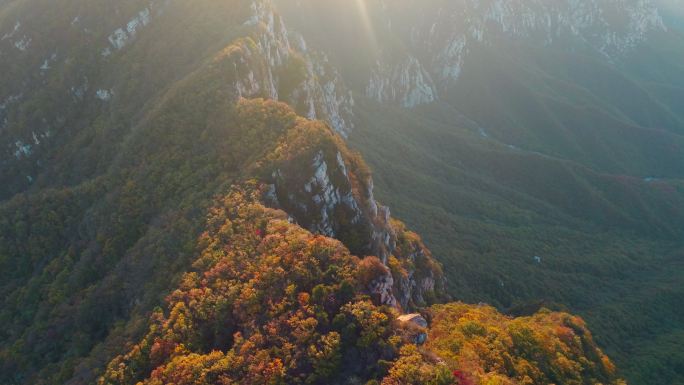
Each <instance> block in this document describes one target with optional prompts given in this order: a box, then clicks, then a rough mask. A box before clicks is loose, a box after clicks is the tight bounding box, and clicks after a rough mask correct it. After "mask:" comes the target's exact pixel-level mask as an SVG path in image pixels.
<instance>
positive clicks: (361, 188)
mask: <svg viewBox="0 0 684 385" xmlns="http://www.w3.org/2000/svg"><path fill="white" fill-rule="evenodd" d="M340 143H341V142H340ZM340 143H337V145H338V146H340V145H341V144H340ZM345 154H348V151H347V150H346V149H339V148H338V149H337V150H335V151H330V150H329V149H328V150H324V149H319V150H317V151H314V152H313V153H309V152H307V153H306V154H303V155H302V156H301V158H299V159H296V160H294V161H290V162H289V164H288V165H284V166H283V167H281V168H278V169H276V170H275V171H273V172H272V174H271V181H270V183H271V187H270V189H269V193H268V194H267V197H266V198H265V199H266V201H267V203H268V204H270V205H272V206H274V207H277V208H280V209H283V210H284V211H285V212H287V213H288V214H289V215H290V216H291V217H292V218H293V219H294V220H295V221H296V222H297V223H298V224H299V225H301V226H302V227H304V228H307V229H308V230H310V231H312V232H315V233H318V234H322V235H325V236H329V237H333V238H336V239H339V240H340V241H342V242H343V243H344V244H345V245H346V246H347V247H348V248H349V249H350V250H351V252H352V253H354V254H356V255H358V256H359V257H365V256H377V257H378V258H379V260H380V261H381V262H382V263H383V264H385V265H386V266H387V267H388V273H387V274H386V275H384V276H380V277H377V279H375V280H374V281H373V283H372V284H370V285H369V292H370V293H371V294H374V295H376V297H377V298H379V301H380V302H381V303H382V304H386V305H391V306H396V307H400V308H402V309H412V308H416V307H421V306H425V305H427V304H429V303H431V302H433V301H434V300H435V299H436V297H438V296H439V295H440V293H442V292H443V288H444V283H445V282H444V277H443V274H442V271H441V267H440V266H439V264H438V263H437V262H436V261H435V260H434V259H433V258H432V255H431V254H430V251H429V250H428V249H427V248H426V247H425V245H424V244H423V243H422V241H421V240H420V238H419V237H418V236H417V235H416V234H415V233H412V232H409V231H408V230H406V228H405V226H404V225H403V224H402V223H401V222H399V221H396V220H393V219H392V218H391V215H390V210H389V208H387V207H385V206H382V205H380V204H379V203H378V202H377V201H376V200H375V198H374V196H373V182H372V178H371V177H370V175H368V174H366V173H365V171H363V170H365V169H366V168H365V167H366V166H365V164H362V163H361V162H362V161H361V160H360V159H357V158H353V157H350V156H349V155H345Z"/></svg>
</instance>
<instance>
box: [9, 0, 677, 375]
mask: <svg viewBox="0 0 684 385" xmlns="http://www.w3.org/2000/svg"><path fill="white" fill-rule="evenodd" d="M683 7H684V5H682V3H681V2H678V1H662V2H658V1H647V0H643V1H633V2H627V1H618V0H595V1H589V0H587V1H570V0H568V1H562V2H553V3H549V2H544V1H437V0H432V1H420V2H419V1H411V0H398V1H393V2H388V1H341V0H326V1H306V0H301V1H286V0H277V1H274V3H273V4H271V3H270V2H268V1H255V2H248V1H194V2H191V3H190V2H180V1H174V0H166V1H162V0H155V1H141V0H127V1H116V2H107V1H88V2H85V1H82V0H63V1H60V2H58V3H56V2H54V1H47V0H45V1H42V0H13V1H4V2H0V36H2V40H1V41H0V71H1V73H3V74H4V75H2V76H0V148H2V149H3V150H2V158H1V160H0V162H1V163H0V165H1V167H2V172H1V173H0V186H2V188H0V198H1V199H2V200H3V201H2V204H1V206H0V211H2V223H0V225H1V226H2V231H1V232H0V234H2V239H0V251H1V252H0V267H1V269H0V274H2V277H1V278H2V282H3V284H2V289H1V290H0V294H1V297H2V298H4V299H3V303H2V305H3V306H2V310H0V319H1V320H2V321H3V324H5V325H8V326H7V327H6V328H4V330H3V331H2V332H0V341H2V345H3V351H2V355H1V356H0V357H1V358H2V363H3V372H6V373H12V375H14V374H17V373H18V374H17V375H16V376H15V377H10V376H7V377H6V378H13V380H11V381H12V382H9V383H14V382H16V383H23V382H26V381H28V382H26V383H31V382H32V381H33V380H34V379H35V377H30V375H35V373H39V374H38V376H39V378H42V379H43V381H45V383H67V382H68V381H70V383H84V382H85V383H87V382H88V381H90V380H92V376H93V372H92V368H93V367H98V365H99V367H100V368H101V367H102V365H103V363H106V362H108V361H109V360H111V359H112V358H113V356H115V355H116V354H120V353H121V350H120V349H119V350H117V349H116V348H115V347H117V346H121V345H123V344H125V341H131V340H137V339H138V338H139V336H140V334H141V333H142V330H144V329H145V325H144V323H145V320H146V318H147V316H148V314H149V312H150V311H151V310H152V309H153V308H154V307H155V306H159V305H160V304H161V303H162V302H163V298H164V297H165V296H166V295H167V294H168V293H169V292H170V291H171V290H172V288H175V287H176V286H177V284H178V282H179V280H180V279H181V278H180V277H181V276H182V273H183V272H185V271H187V270H188V268H189V266H190V265H191V263H192V258H193V255H194V253H195V251H196V247H197V245H196V240H197V238H198V237H199V235H200V234H201V233H203V231H205V229H204V228H203V226H204V224H203V221H204V219H205V213H206V210H207V209H208V208H209V207H211V206H212V198H213V197H215V196H216V195H217V194H219V195H223V194H225V191H226V190H227V189H228V187H229V186H230V185H232V184H234V183H236V182H237V181H239V180H241V179H242V178H245V177H247V176H250V177H251V176H253V173H254V171H255V169H254V166H252V164H254V163H255V162H257V163H258V161H259V159H261V158H263V157H265V156H267V154H268V153H269V152H270V151H271V150H272V149H271V147H270V146H271V144H272V143H273V141H274V140H275V139H276V138H277V137H278V136H273V137H272V138H268V137H267V135H268V134H267V133H265V132H264V131H263V130H259V129H252V128H250V127H252V126H250V124H249V123H248V122H249V120H248V119H249V117H250V116H251V115H249V114H245V115H241V114H240V111H239V110H238V111H237V112H236V111H235V110H233V108H232V107H230V106H232V105H233V104H234V100H235V98H248V99H249V98H268V99H276V100H280V101H283V102H285V103H287V104H289V105H290V106H291V107H292V108H293V110H294V111H295V112H296V113H297V114H299V115H301V116H303V117H306V118H309V119H322V120H324V121H326V122H327V123H328V125H329V126H330V127H331V128H332V129H334V130H335V131H336V132H337V133H338V134H340V135H341V136H342V137H344V138H346V139H347V142H348V145H349V146H350V147H351V148H353V149H354V150H357V151H359V152H360V153H361V154H362V156H363V158H364V159H366V161H367V162H368V164H369V165H370V167H371V169H372V170H373V181H374V182H375V183H374V184H375V189H374V190H373V188H372V187H373V186H372V185H371V186H370V189H367V190H369V191H370V193H368V194H370V195H371V197H372V194H373V191H374V194H375V196H377V198H378V199H379V200H380V201H382V202H383V203H384V204H386V205H387V206H388V207H391V208H392V213H393V215H395V216H397V217H399V218H402V219H403V220H404V221H405V222H406V223H407V225H408V226H409V227H410V228H412V229H414V230H416V231H417V232H418V233H419V234H421V235H422V237H423V238H424V240H425V243H426V244H427V245H428V246H429V247H430V249H431V250H432V252H433V253H434V256H435V259H437V260H438V261H439V262H441V264H442V266H443V270H444V276H445V278H446V281H445V285H446V289H445V292H446V294H448V295H450V296H451V297H452V298H454V299H457V300H462V301H465V302H469V303H478V302H486V303H489V304H492V305H494V306H496V307H497V308H498V309H499V310H500V311H502V312H505V313H507V314H511V315H519V316H526V315H530V314H532V313H534V312H535V311H537V310H538V309H540V308H541V307H546V308H551V309H552V310H564V311H570V312H572V313H576V314H579V315H581V316H582V317H584V318H585V319H586V321H587V324H588V326H589V328H590V329H591V330H592V332H593V333H594V335H595V338H596V340H597V343H598V345H599V346H600V347H601V348H602V349H603V350H604V351H605V352H606V353H607V354H608V355H609V356H610V357H611V358H613V359H614V360H615V362H616V363H617V366H618V368H619V369H620V375H621V376H623V377H625V378H626V379H627V381H628V382H629V383H632V384H677V383H682V381H684V351H683V350H682V348H681V340H682V338H683V337H684V327H683V325H684V312H683V311H682V308H683V306H682V305H684V303H683V300H682V298H684V293H683V291H684V287H683V286H682V284H681V283H682V279H684V265H683V262H682V261H683V259H682V258H683V257H684V256H683V254H684V245H682V239H684V237H683V235H684V234H683V233H684V189H683V188H684V185H683V184H682V178H683V175H682V174H683V173H684V152H682V147H681V146H682V143H683V141H684V104H683V102H682V100H684V75H683V73H684V72H683V70H684V68H683V67H684V64H682V63H684V35H683V34H684V30H683V29H682V25H684V19H683V18H682V11H681V10H682V9H683ZM255 108H258V107H255ZM252 113H253V112H252ZM273 121H274V122H275V121H281V118H280V117H279V118H278V119H275V118H274V120H273ZM226 122H231V123H230V124H229V123H226ZM274 124H276V125H278V124H283V126H287V125H286V124H285V123H274ZM226 126H231V127H233V126H236V127H237V126H240V127H244V129H239V130H233V131H230V130H229V131H228V132H226V130H225V127H226ZM255 127H256V126H255ZM273 135H275V134H273ZM331 157H334V155H331ZM333 162H334V159H333V158H330V159H328V163H330V164H332V163H333ZM257 169H258V167H257ZM270 178H274V177H267V178H266V179H268V180H269V182H273V183H274V184H275V185H277V183H276V181H273V180H270ZM276 179H277V178H276ZM362 190H363V189H362ZM286 195H287V193H284V196H286ZM305 195H306V194H304V196H305ZM300 198H301V197H299V196H298V197H296V198H295V199H291V198H290V201H289V204H292V207H293V208H291V209H288V210H286V211H288V212H289V213H293V212H294V211H293V210H297V208H296V207H297V204H302V201H301V199H300ZM302 199H303V198H302ZM359 199H360V198H359ZM373 200H374V198H373ZM286 201H287V200H286ZM281 205H284V206H287V205H288V203H284V201H283V200H282V199H281ZM335 207H336V206H335ZM364 210H365V209H364ZM369 210H370V209H369ZM371 211H372V210H371ZM332 212H333V211H331V213H332ZM336 215H338V214H331V217H335V216H336ZM298 219H299V220H298V222H300V223H302V224H303V223H305V222H306V223H308V225H307V226H305V227H308V228H311V229H313V230H315V232H318V233H321V234H324V235H329V236H336V237H337V238H340V237H342V238H343V239H341V240H343V242H344V244H345V245H346V246H347V247H348V248H349V249H351V251H352V252H353V253H355V254H358V255H363V254H368V250H364V247H365V246H364V245H363V242H361V243H358V242H359V241H358V239H357V237H356V235H355V234H354V233H353V231H352V232H345V231H342V232H340V231H338V230H340V229H341V228H344V226H342V225H334V226H332V227H331V228H328V227H326V226H325V225H324V224H325V223H326V222H325V221H320V218H318V219H311V218H308V219H307V218H304V217H303V216H302V217H300V218H298ZM309 222H310V223H309ZM333 222H334V221H333ZM371 222H372V221H371ZM369 223H370V222H369ZM337 226H342V227H340V228H338V227H337ZM332 228H334V229H335V230H331V229H332ZM373 251H377V250H373ZM437 281H438V282H437V284H439V280H437ZM433 284H434V282H433ZM404 294H405V293H404ZM396 296H397V297H398V299H399V300H400V302H401V300H402V295H401V293H396ZM403 301H404V302H405V303H406V304H408V303H409V302H412V301H414V299H412V294H408V295H406V296H405V298H403ZM415 301H418V299H415ZM418 302H419V301H418ZM54 340H59V341H60V343H59V344H57V345H58V346H57V347H55V343H54ZM17 357H20V358H21V360H18V359H17ZM56 373H57V374H56ZM24 376H27V377H24ZM6 378H3V380H4V381H10V380H8V379H6ZM57 378H59V380H56V379H57Z"/></svg>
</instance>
